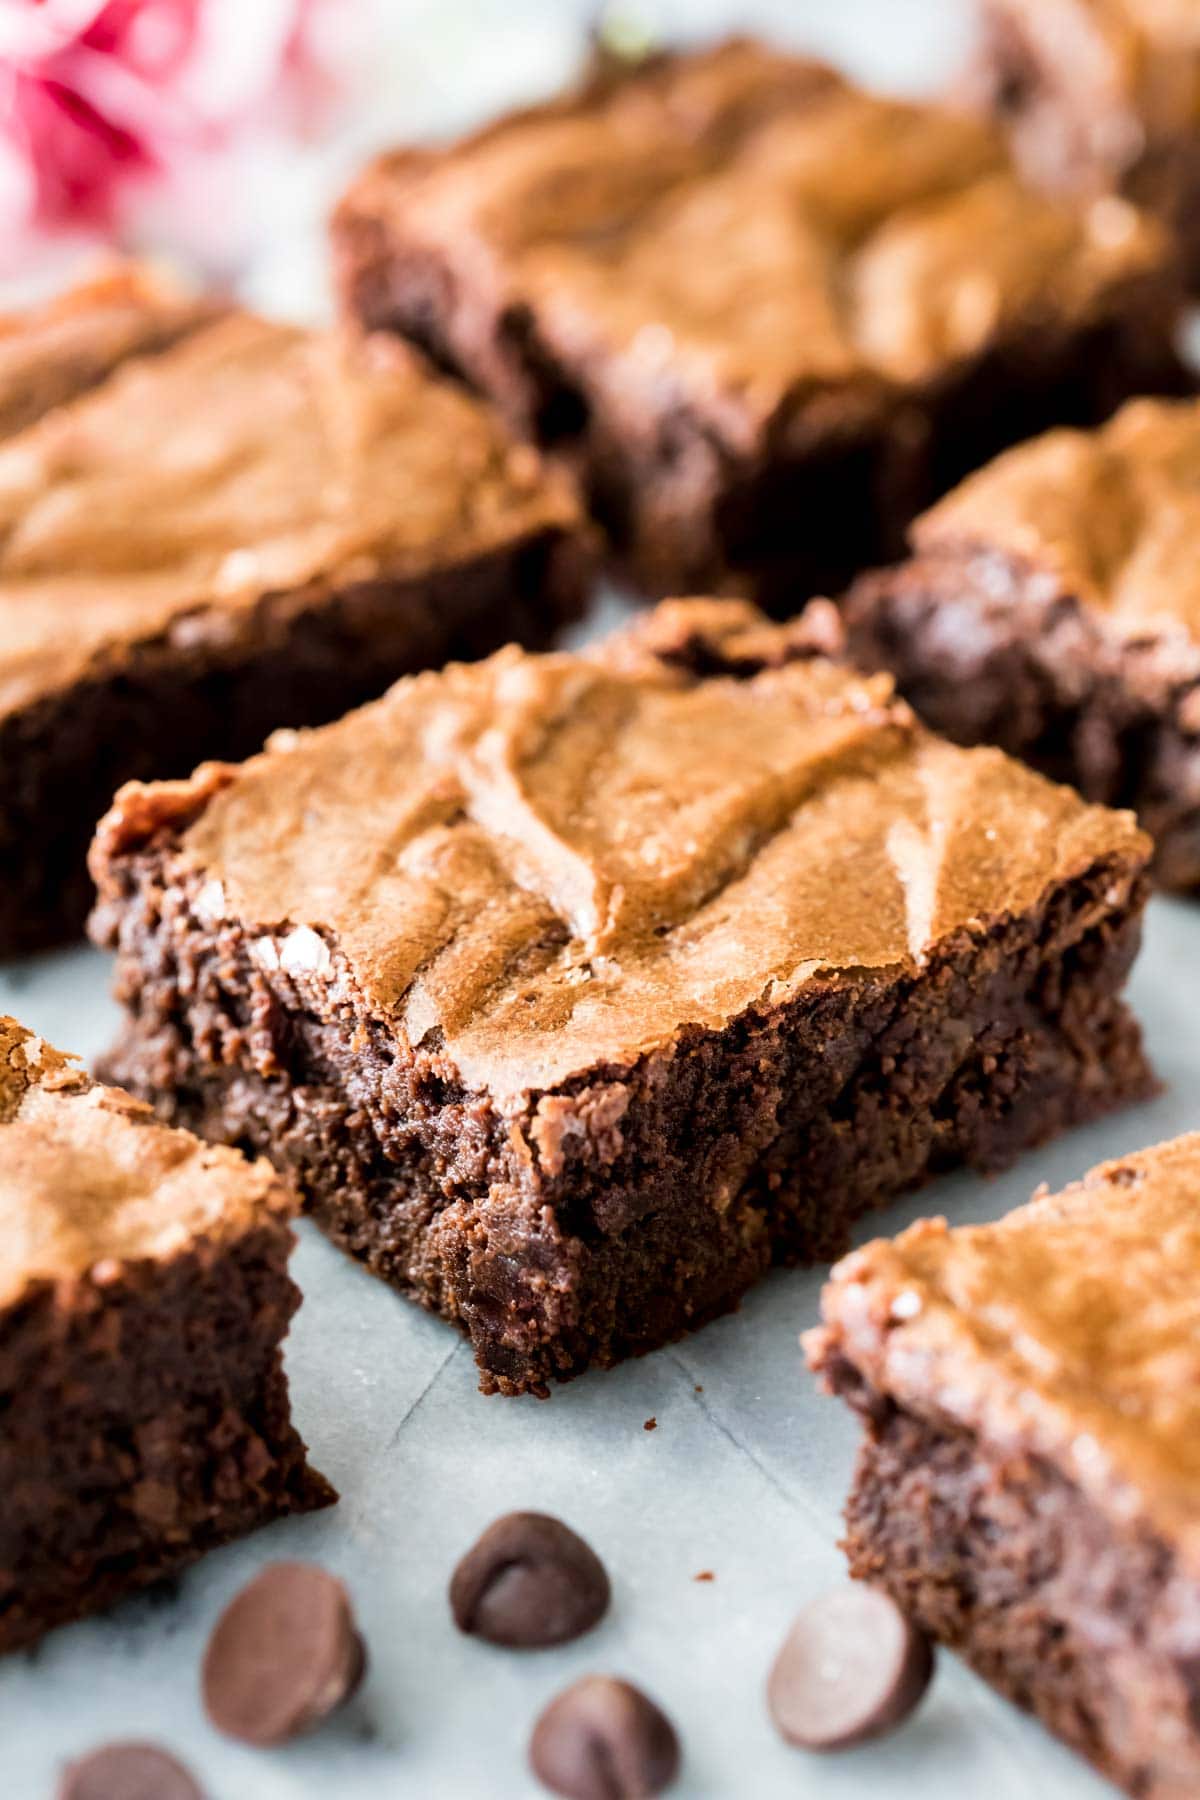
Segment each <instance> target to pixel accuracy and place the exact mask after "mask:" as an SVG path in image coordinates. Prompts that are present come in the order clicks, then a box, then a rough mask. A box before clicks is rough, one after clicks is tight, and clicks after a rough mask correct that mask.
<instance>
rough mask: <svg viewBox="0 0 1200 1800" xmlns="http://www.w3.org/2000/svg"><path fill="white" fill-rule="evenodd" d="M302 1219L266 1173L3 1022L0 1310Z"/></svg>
mask: <svg viewBox="0 0 1200 1800" xmlns="http://www.w3.org/2000/svg"><path fill="white" fill-rule="evenodd" d="M292 1210H293V1207H292V1202H291V1201H290V1199H289V1198H288V1196H287V1195H286V1193H285V1191H284V1189H283V1188H282V1187H281V1185H280V1183H279V1181H278V1179H277V1177H276V1176H275V1174H274V1172H273V1171H272V1170H271V1169H270V1168H269V1167H268V1165H267V1164H266V1163H264V1162H256V1163H251V1162H247V1161H246V1159H245V1157H243V1156H240V1155H239V1154H238V1153H237V1151H234V1150H226V1149H220V1148H215V1147H214V1146H212V1145H210V1144H202V1143H201V1142H200V1141H199V1139H198V1138H194V1137H192V1135H191V1133H190V1132H187V1131H173V1130H171V1129H170V1128H169V1127H167V1126H166V1125H160V1124H159V1123H158V1122H157V1120H156V1119H155V1117H154V1114H153V1113H152V1112H151V1110H150V1108H149V1107H148V1106H144V1105H143V1104H142V1103H141V1101H139V1100H134V1099H132V1098H131V1096H130V1095H128V1094H126V1093H123V1092H122V1091H121V1090H120V1089H119V1088H107V1087H102V1086H101V1085H100V1084H99V1083H98V1082H94V1081H91V1080H90V1079H89V1078H88V1077H87V1076H86V1075H85V1074H84V1073H83V1071H82V1070H81V1069H78V1068H76V1067H75V1065H74V1059H73V1058H72V1057H68V1056H64V1055H63V1054H62V1053H61V1052H60V1051H58V1050H53V1049H51V1047H50V1046H49V1045H48V1044H46V1043H44V1042H43V1040H42V1039H41V1038H39V1037H36V1036H34V1034H33V1033H32V1032H29V1031H26V1030H25V1029H24V1028H23V1027H22V1026H20V1025H18V1024H17V1022H16V1020H15V1019H10V1018H5V1017H3V1016H0V1304H4V1305H7V1304H8V1303H9V1302H10V1301H11V1300H13V1299H15V1298H16V1297H17V1296H18V1295H19V1294H20V1293H21V1292H22V1290H23V1289H24V1288H25V1287H26V1286H27V1285H28V1284H29V1283H31V1282H34V1281H39V1280H48V1281H54V1280H58V1279H60V1278H64V1277H70V1276H73V1275H81V1274H83V1273H84V1272H85V1271H89V1270H90V1271H91V1275H92V1279H93V1280H94V1281H96V1282H97V1283H99V1284H100V1285H103V1283H104V1281H105V1280H106V1279H111V1278H113V1277H114V1276H115V1274H116V1273H117V1266H118V1265H119V1264H120V1263H123V1262H131V1261H140V1260H145V1259H152V1258H157V1257H169V1256H173V1255H175V1254H177V1253H178V1252H179V1251H181V1250H183V1249H186V1247H187V1246H188V1245H189V1244H191V1243H194V1242H195V1241H196V1240H197V1239H199V1238H201V1237H205V1238H221V1237H224V1236H225V1235H227V1234H228V1233H231V1232H236V1231H240V1230H244V1229H245V1226H246V1224H247V1223H248V1222H249V1221H251V1220H253V1219H254V1218H255V1217H257V1216H262V1217H266V1216H268V1215H271V1216H273V1215H279V1216H287V1215H288V1214H290V1213H291V1211H292ZM106 1264H111V1265H112V1274H111V1275H110V1274H109V1272H108V1270H106V1268H105V1265H106Z"/></svg>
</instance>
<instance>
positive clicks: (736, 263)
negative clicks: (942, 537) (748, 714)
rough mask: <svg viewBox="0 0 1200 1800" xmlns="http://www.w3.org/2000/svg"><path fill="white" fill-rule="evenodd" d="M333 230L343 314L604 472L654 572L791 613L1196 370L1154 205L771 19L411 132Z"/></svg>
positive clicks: (642, 568)
mask: <svg viewBox="0 0 1200 1800" xmlns="http://www.w3.org/2000/svg"><path fill="white" fill-rule="evenodd" d="M334 246H335V254H336V258H337V262H338V268H339V282H340V286H341V291H342V296H343V303H344V305H345V307H346V309H347V310H348V311H349V312H350V313H351V314H352V315H353V316H354V317H355V318H357V319H358V320H359V321H360V322H362V323H365V324H366V325H368V326H371V327H377V328H387V329H391V330H395V331H397V332H399V333H401V334H404V335H406V336H408V337H410V338H411V339H413V340H414V341H415V342H417V343H419V344H421V345H422V346H423V347H424V348H426V349H427V350H429V351H430V352H431V353H432V354H433V355H434V357H435V358H436V359H437V360H439V361H441V362H442V363H444V364H445V365H447V366H448V367H451V368H453V369H454V370H455V371H456V372H458V373H460V374H462V375H463V376H464V377H465V378H466V379H467V380H468V381H469V382H470V383H471V384H472V385H473V386H475V387H477V388H479V389H480V390H482V391H484V392H486V393H487V394H488V395H489V396H490V397H491V398H492V399H494V400H495V401H496V402H497V403H498V404H499V405H500V406H501V407H502V408H503V409H504V410H505V412H506V413H507V415H508V417H509V418H510V419H511V421H512V422H513V423H514V424H515V425H516V426H517V427H518V428H519V429H520V430H521V431H522V432H524V433H525V434H527V435H530V436H532V437H534V438H536V439H537V440H538V441H540V442H542V443H543V444H544V445H546V446H549V447H552V448H553V449H554V450H555V451H556V452H557V453H558V454H560V455H561V456H563V457H564V458H565V459H567V460H568V461H569V462H571V463H572V465H573V466H575V467H577V468H578V469H580V470H581V472H582V475H583V478H584V482H585V486H586V489H587V493H588V497H589V500H590V503H591V505H592V507H593V510H594V511H595V513H596V516H597V517H598V519H599V520H600V521H601V523H602V524H603V525H604V527H605V529H606V530H607V532H608V534H609V537H610V541H611V543H612V546H613V550H614V554H615V556H616V557H617V559H618V561H619V562H621V564H622V565H623V566H625V567H627V568H628V569H629V570H630V571H631V572H632V574H633V576H634V577H635V579H637V580H638V581H640V582H641V583H642V585H644V586H646V587H648V588H650V589H651V590H653V591H656V592H664V591H665V592H686V591H688V590H689V588H692V589H695V588H697V586H698V585H702V586H703V587H704V588H706V589H708V590H709V591H711V589H712V587H714V586H716V585H718V584H719V585H721V586H724V587H729V586H740V587H742V588H745V589H748V590H749V591H752V592H754V593H755V594H756V596H758V597H763V595H764V594H765V595H766V600H765V603H766V604H769V605H771V606H772V607H778V608H780V609H785V599H786V596H787V595H788V593H789V591H790V598H791V602H792V609H794V606H795V603H796V601H797V600H798V599H799V598H802V597H803V596H804V594H805V593H806V592H807V593H811V592H813V591H814V583H815V584H817V585H816V591H821V586H822V585H823V584H825V583H828V582H831V581H833V580H834V579H836V578H837V576H838V575H840V577H841V579H842V580H843V581H844V580H845V579H846V577H847V576H848V574H850V573H852V572H854V571H855V570H856V569H858V568H861V567H863V566H865V565H866V564H869V563H870V562H871V561H872V560H875V561H878V560H882V557H883V556H884V555H886V554H888V553H889V552H890V550H891V548H892V547H893V546H894V543H895V539H896V535H897V532H898V530H899V529H900V528H901V527H902V526H903V524H904V523H905V522H906V521H907V519H908V518H910V517H911V516H912V514H913V512H914V511H916V510H918V509H919V507H920V505H921V504H922V503H924V502H927V501H928V500H929V499H932V498H933V497H934V496H935V495H936V494H937V493H940V492H942V491H944V489H945V488H946V487H947V486H948V485H949V484H950V483H951V482H952V481H954V480H956V479H958V477H959V476H960V475H961V474H962V473H964V472H965V471H966V470H967V469H969V468H971V467H974V466H978V464H979V463H981V462H982V461H984V460H986V458H987V457H988V456H990V455H992V454H994V453H995V451H996V450H997V449H999V448H1001V447H1002V446H1003V445H1004V444H1006V443H1011V442H1014V441H1017V440H1018V439H1020V438H1021V437H1027V436H1029V435H1030V434H1031V433H1032V432H1033V431H1035V430H1039V429H1042V428H1043V427H1044V426H1045V425H1047V424H1050V423H1055V422H1067V423H1073V424H1074V423H1091V422H1093V421H1094V420H1095V419H1097V418H1101V417H1103V416H1105V414H1106V413H1107V412H1109V411H1111V410H1112V407H1113V406H1114V405H1115V404H1117V403H1118V402H1119V401H1120V400H1121V399H1124V398H1125V397H1127V395H1128V394H1129V393H1130V392H1163V391H1167V392H1173V391H1178V382H1179V374H1180V371H1179V365H1178V363H1177V361H1176V358H1175V353H1174V351H1173V350H1172V349H1171V347H1170V344H1171V337H1172V331H1173V327H1172V323H1171V321H1172V320H1173V319H1174V318H1175V317H1176V316H1177V298H1178V297H1177V295H1176V292H1175V290H1176V285H1177V284H1176V281H1175V275H1174V270H1173V267H1172V261H1171V256H1170V252H1169V247H1168V243H1167V238H1166V234H1165V233H1164V232H1163V231H1162V230H1161V228H1160V227H1159V226H1158V225H1157V224H1154V223H1152V222H1151V221H1149V220H1148V219H1147V218H1145V217H1143V216H1142V215H1141V214H1140V213H1139V212H1138V211H1137V210H1136V209H1135V208H1134V207H1132V206H1130V205H1129V204H1128V203H1127V202H1125V201H1123V200H1120V199H1117V198H1115V197H1113V196H1109V195H1106V196H1102V197H1101V198H1100V199H1099V200H1098V201H1096V203H1095V204H1093V205H1090V206H1085V207H1077V206H1075V205H1074V204H1070V203H1064V202H1062V201H1060V200H1058V199H1055V198H1052V197H1050V196H1049V195H1047V194H1046V193H1044V192H1041V191H1040V190H1037V189H1035V188H1033V187H1032V186H1029V185H1026V184H1024V183H1023V182H1022V181H1021V180H1020V179H1019V178H1018V177H1017V175H1016V174H1015V173H1014V172H1013V170H1012V168H1011V166H1010V165H1009V162H1008V160H1007V156H1006V151H1005V149H1004V145H1003V139H1002V137H1001V136H1000V135H999V134H997V133H995V132H993V130H992V128H991V127H990V126H989V125H988V124H986V123H983V122H981V121H980V120H978V119H977V118H974V117H972V116H970V115H968V114H966V113H964V112H961V111H959V112H955V111H952V110H950V109H948V108H941V107H936V106H930V105H928V104H926V105H917V104H913V103H910V102H906V101H900V100H894V99H887V98H884V97H881V96H878V95H873V94H869V93H866V92H863V91H862V90H859V89H856V88H853V87H851V86H850V85H849V84H848V83H846V82H845V81H844V80H843V79H842V78H841V77H840V76H839V75H837V74H836V73H835V72H834V71H833V70H831V69H829V68H827V67H826V66H824V65H822V64H819V63H813V62H811V61H807V60H805V59H802V58H792V57H788V56H785V55H783V54H781V53H779V52H777V51H773V50H770V49H768V48H766V47H765V46H763V45H760V44H756V43H754V42H751V41H748V40H741V39H738V40H732V41H729V42H726V43H723V44H720V45H718V46H716V47H715V48H713V49H709V50H704V51H697V52H694V53H691V54H687V55H683V54H681V55H677V56H663V57H658V58H652V59H650V60H649V61H648V62H646V63H645V64H642V65H637V66H634V67H632V68H625V69H623V70H621V71H620V72H617V73H612V72H609V73H606V74H603V75H601V76H598V77H597V78H595V79H593V80H592V81H591V82H589V83H586V84H584V85H583V86H581V87H580V88H578V89H576V90H574V91H573V92H571V93H569V94H567V95H566V96H564V97H563V98H562V99H561V100H559V101H556V102H554V103H552V104H549V105H545V106H541V107H535V108H532V109H530V110H528V111H525V112H520V113H515V114H513V115H511V116H509V117H508V118H505V119H502V120H500V121H499V122H498V123H497V124H494V125H492V126H490V127H488V128H487V129H486V130H484V131H482V132H479V133H478V134H476V135H475V136H473V137H469V138H467V139H464V140H462V141H461V142H459V143H457V144H454V145H452V146H450V147H449V148H447V149H445V150H421V149H412V150H408V149H406V150H401V151H398V152H395V153H393V154H391V155H386V156H384V157H382V158H381V159H380V160H379V161H378V162H376V163H375V164H374V165H373V166H372V167H371V168H369V169H368V170H367V171H366V172H365V173H364V174H363V175H362V176H361V177H360V178H359V179H358V181H357V182H356V183H355V184H354V185H353V186H352V188H351V189H350V191H349V193H348V194H347V195H346V197H345V199H344V200H343V202H342V204H341V206H340V207H339V209H338V212H337V215H336V217H335V221H334ZM797 519H803V521H804V528H803V530H801V531H799V532H797V530H796V528H795V527H796V520H797ZM798 540H799V541H798ZM825 591H828V588H827V587H826V589H825Z"/></svg>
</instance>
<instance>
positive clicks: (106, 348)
mask: <svg viewBox="0 0 1200 1800" xmlns="http://www.w3.org/2000/svg"><path fill="white" fill-rule="evenodd" d="M222 310H223V309H222V308H221V307H220V305H219V304H218V303H217V302H215V301H213V300H209V299H201V298H196V297H194V296H190V295H188V294H186V293H184V292H182V291H181V290H180V289H178V288H176V287H174V286H172V285H171V283H170V282H168V281H165V280H163V279H162V278H161V277H159V276H157V275H156V274H154V273H153V272H152V271H151V270H149V269H147V268H144V267H142V266H141V265H140V264H137V263H119V264H117V265H116V266H115V267H113V268H110V269H106V270H105V271H104V272H103V273H101V274H99V275H96V276H94V277H93V278H92V279H91V280H90V281H84V282H81V283H80V284H79V285H78V286H76V287H73V288H70V289H68V291H67V292H66V293H64V294H59V295H57V296H56V297H55V298H54V299H52V300H50V301H48V302H47V304H46V305H44V306H41V307H38V308H36V309H33V310H31V311H29V312H23V313H10V314H6V315H2V316H0V438H6V437H12V436H13V435H14V433H16V432H18V431H23V430H24V429H25V427H26V426H27V425H32V424H33V423H34V422H35V421H36V420H38V419H40V418H41V416H42V414H43V413H46V412H49V411H50V408H51V407H52V406H59V405H61V404H62V402H63V401H64V400H73V399H75V398H76V397H77V396H78V395H79V394H83V393H86V392H87V391H88V389H89V388H94V387H98V386H99V385H100V383H101V382H102V381H104V380H105V379H106V378H107V377H108V376H109V375H111V374H112V373H113V371H114V370H115V369H117V368H118V367H119V366H120V365H121V364H122V363H124V362H127V361H128V360H129V359H130V358H131V357H134V356H150V355H153V354H155V353H156V352H158V351H160V350H169V349H170V348H171V346H172V344H177V343H178V342H179V341H180V340H181V339H182V338H185V337H187V336H188V335H189V334H190V333H191V332H193V331H197V330H199V328H200V327H201V326H202V325H207V324H211V323H212V321H213V320H214V319H215V318H216V317H217V315H218V314H219V313H220V312H221V311H222Z"/></svg>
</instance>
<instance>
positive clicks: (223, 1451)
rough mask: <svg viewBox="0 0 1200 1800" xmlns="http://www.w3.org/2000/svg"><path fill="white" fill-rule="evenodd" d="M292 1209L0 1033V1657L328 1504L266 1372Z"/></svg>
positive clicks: (284, 1284) (251, 1177) (251, 1171)
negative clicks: (261, 1528)
mask: <svg viewBox="0 0 1200 1800" xmlns="http://www.w3.org/2000/svg"><path fill="white" fill-rule="evenodd" d="M291 1210H292V1202H291V1200H290V1199H289V1197H288V1195H287V1194H286V1193H285V1192H284V1190H283V1188H282V1186H281V1185H280V1183H279V1181H278V1179H277V1178H276V1177H275V1175H274V1174H273V1173H272V1171H271V1170H270V1169H269V1168H267V1166H266V1165H265V1164H264V1163H256V1164H251V1163H247V1162H246V1161H244V1160H243V1158H241V1157H240V1156H238V1155H236V1154H235V1153H234V1152H232V1151H229V1150H224V1149H219V1148H217V1149H214V1148H211V1147H210V1146H208V1145H205V1144H200V1143H197V1141H196V1139H195V1138H193V1137H191V1136H189V1135H188V1134H187V1133H186V1132H182V1131H171V1130H169V1129H168V1128H167V1127H165V1126H163V1125H160V1124H159V1123H158V1122H157V1121H156V1120H155V1119H154V1117H153V1115H152V1113H151V1112H150V1111H149V1109H148V1108H147V1107H145V1106H142V1105H141V1104H140V1103H139V1102H137V1101H136V1100H132V1099H131V1098H130V1096H129V1095H128V1094H122V1093H120V1092H116V1091H114V1090H112V1089H110V1088H104V1087H100V1086H98V1085H97V1084H96V1083H95V1082H92V1081H89V1080H88V1078H87V1077H86V1076H85V1075H83V1074H82V1073H81V1072H80V1071H79V1070H78V1069H76V1068H74V1067H73V1066H72V1062H71V1059H70V1058H68V1057H64V1056H62V1055H60V1054H59V1052H58V1051H56V1050H52V1049H51V1048H50V1047H49V1046H48V1045H47V1044H45V1043H43V1042H42V1041H41V1040H40V1039H39V1038H36V1037H34V1036H33V1035H32V1033H30V1032H28V1031H25V1030H23V1029H22V1027H21V1026H20V1025H18V1024H17V1023H16V1021H15V1020H14V1019H6V1018H0V1216H2V1219H3V1232H2V1233H0V1491H2V1492H3V1494H4V1505H3V1508H2V1509H0V1651H6V1650H15V1649H17V1648H18V1647H19V1646H21V1645H23V1644H30V1643H33V1642H34V1640H35V1639H36V1638H38V1637H40V1636H41V1635H42V1633H43V1632H45V1631H47V1630H49V1629H50V1628H51V1627H52V1626H54V1625H61V1624H64V1623H66V1622H67V1621H68V1620H71V1619H78V1618H82V1617H83V1616H84V1615H85V1614H87V1613H91V1612H95V1611H97V1610H99V1609H100V1608H101V1607H105V1606H108V1605H109V1604H111V1602H112V1601H114V1600H116V1599H119V1598H120V1596H121V1595H123V1594H126V1593H128V1592H130V1591H131V1590H133V1589H136V1588H139V1587H143V1586H146V1585H147V1584H148V1583H150V1582H153V1581H157V1580H159V1579H160V1578H161V1577H162V1576H164V1575H169V1574H172V1573H174V1572H175V1571H176V1570H178V1569H180V1568H182V1567H183V1566H184V1565H185V1564H186V1563H189V1562H191V1561H192V1560H193V1558H195V1557H197V1556H200V1555H201V1554H202V1553H203V1552H204V1551H205V1550H209V1549H212V1548H213V1547H214V1546H215V1545H217V1544H221V1543H224V1542H225V1541H226V1540H227V1539H229V1538H232V1537H236V1536H238V1535H239V1534H240V1533H242V1532H244V1531H249V1530H250V1529H251V1528H252V1527H254V1526H256V1525H261V1524H264V1523H265V1522H266V1521H267V1520H268V1519H274V1518H278V1517H280V1516H281V1515H282V1514H285V1513H291V1512H303V1511H306V1510H308V1509H309V1508H312V1507H316V1506H324V1505H327V1504H328V1503H329V1502H330V1501H331V1500H332V1499H334V1497H335V1496H334V1494H333V1492H332V1490H331V1489H330V1487H329V1486H328V1484H327V1483H326V1482H325V1481H324V1480H323V1479H322V1478H321V1476H319V1475H317V1474H315V1473H314V1472H313V1470H312V1469H311V1468H309V1466H308V1464H307V1462H306V1461H305V1449H304V1444H303V1443H302V1442H301V1440H300V1438H299V1437H298V1436H297V1434H296V1431H295V1430H294V1428H293V1426H292V1423H291V1418H290V1414H289V1410H288V1391H287V1380H286V1377H285V1375H284V1371H283V1363H282V1360H281V1357H280V1344H281V1341H282V1339H283V1337H284V1335H285V1333H286V1331H287V1327H288V1321H289V1320H290V1318H291V1316H292V1314H293V1313H294V1312H295V1310H296V1307H297V1305H298V1304H299V1301H300V1295H299V1292H298V1291H297V1289H296V1288H295V1286H294V1285H293V1283H292V1282H291V1281H290V1280H289V1278H288V1273H287V1260H288V1252H289V1250H290V1248H291V1244H292V1233H291V1230H290V1227H289V1224H288V1220H289V1216H290V1212H291Z"/></svg>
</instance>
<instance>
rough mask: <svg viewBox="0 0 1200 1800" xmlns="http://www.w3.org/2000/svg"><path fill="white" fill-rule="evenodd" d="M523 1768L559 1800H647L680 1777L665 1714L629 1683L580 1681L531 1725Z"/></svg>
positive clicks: (676, 1744)
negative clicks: (526, 1764) (526, 1766)
mask: <svg viewBox="0 0 1200 1800" xmlns="http://www.w3.org/2000/svg"><path fill="white" fill-rule="evenodd" d="M529 1764H530V1767H531V1768H532V1770H533V1772H534V1774H535V1775H536V1776H537V1778H538V1780H539V1781H540V1782H542V1783H544V1785H545V1786H546V1787H548V1788H549V1789H550V1790H551V1791H552V1792H553V1793H555V1794H563V1795H565V1796H566V1800H650V1796H652V1795H654V1794H661V1793H662V1792H663V1790H664V1788H668V1787H670V1785H671V1783H672V1782H673V1781H674V1779H675V1777H676V1775H677V1774H678V1773H679V1739H678V1738H677V1737H676V1735H675V1728H674V1726H673V1725H672V1724H671V1721H670V1720H669V1719H668V1718H667V1717H666V1715H665V1713H662V1712H660V1711H659V1709H658V1707H657V1706H655V1704H654V1702H653V1700H649V1699H647V1697H646V1695H645V1694H643V1693H641V1692H639V1690H638V1689H637V1688H635V1687H631V1686H630V1684H629V1682H627V1681H617V1680H616V1679H615V1678H614V1677H613V1676H611V1675H585V1676H584V1678H583V1680H582V1681H577V1682H576V1683H575V1684H574V1686H573V1687H569V1688H567V1689H566V1690H565V1691H564V1692H563V1693H561V1694H560V1695H559V1696H558V1698H557V1699H556V1700H552V1701H551V1702H550V1704H549V1706H548V1707H547V1708H546V1710H545V1712H544V1713H543V1714H542V1716H541V1718H540V1719H539V1720H538V1722H537V1724H536V1725H535V1726H534V1728H533V1736H532V1738H531V1739H530V1742H529Z"/></svg>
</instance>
